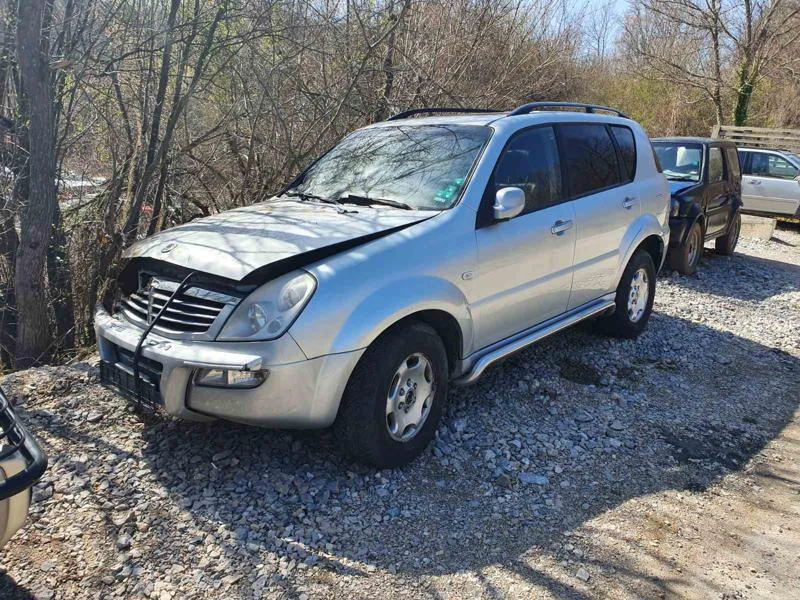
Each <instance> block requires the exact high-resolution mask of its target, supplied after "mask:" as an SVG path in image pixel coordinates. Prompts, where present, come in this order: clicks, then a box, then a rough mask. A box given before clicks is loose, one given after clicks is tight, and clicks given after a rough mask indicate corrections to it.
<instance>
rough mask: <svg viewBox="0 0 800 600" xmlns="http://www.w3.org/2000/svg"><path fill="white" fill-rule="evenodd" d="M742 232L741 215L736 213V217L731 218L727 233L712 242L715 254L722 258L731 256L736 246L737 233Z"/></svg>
mask: <svg viewBox="0 0 800 600" xmlns="http://www.w3.org/2000/svg"><path fill="white" fill-rule="evenodd" d="M741 230H742V215H741V214H740V213H739V212H738V211H737V213H736V216H735V217H733V221H731V224H730V227H728V233H726V234H725V235H723V236H721V237H718V238H717V239H716V240H714V250H715V251H716V253H717V254H722V255H723V256H731V255H732V254H733V251H734V250H736V244H737V242H738V241H739V233H740V232H741Z"/></svg>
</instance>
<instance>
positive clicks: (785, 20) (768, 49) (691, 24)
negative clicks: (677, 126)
mask: <svg viewBox="0 0 800 600" xmlns="http://www.w3.org/2000/svg"><path fill="white" fill-rule="evenodd" d="M798 15H800V4H798V3H797V2H796V1H791V0H634V1H633V2H632V4H631V9H630V12H629V13H628V15H627V19H626V25H625V37H624V40H625V44H626V47H627V51H628V56H629V58H630V59H631V62H632V64H634V65H636V66H637V67H638V72H639V73H640V74H641V75H644V76H650V77H657V78H661V79H663V80H666V81H670V82H672V83H674V84H676V85H680V86H685V87H690V88H695V89H699V90H702V91H703V92H704V93H705V94H706V96H707V97H708V98H709V100H710V101H711V102H712V103H713V105H714V108H715V112H716V119H717V124H722V122H723V121H724V115H725V104H726V101H725V98H726V96H727V95H728V94H729V93H730V94H731V95H732V96H733V104H734V108H733V111H732V114H733V121H734V123H735V124H737V125H742V124H744V123H745V122H746V121H747V116H748V109H749V106H750V100H751V97H752V95H753V91H754V90H755V88H756V86H757V85H758V82H759V81H760V80H761V79H763V78H764V77H765V76H767V75H769V73H770V72H774V68H775V67H776V66H778V65H780V64H783V63H784V61H783V60H782V55H783V54H784V52H785V50H786V49H787V48H788V47H790V46H791V45H792V44H793V43H795V42H796V41H797V39H798V36H800V19H798ZM734 74H735V77H734V76H733V75H734Z"/></svg>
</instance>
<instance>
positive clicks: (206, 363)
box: [95, 307, 364, 428]
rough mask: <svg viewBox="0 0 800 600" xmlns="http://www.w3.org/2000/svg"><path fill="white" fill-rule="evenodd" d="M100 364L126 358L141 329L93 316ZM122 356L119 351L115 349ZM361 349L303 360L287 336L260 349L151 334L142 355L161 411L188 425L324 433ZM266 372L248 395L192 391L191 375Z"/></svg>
mask: <svg viewBox="0 0 800 600" xmlns="http://www.w3.org/2000/svg"><path fill="white" fill-rule="evenodd" d="M95 332H96V334H97V346H98V349H99V352H100V358H101V359H102V360H104V361H107V362H109V363H116V362H118V361H119V360H120V353H121V352H122V351H127V352H128V353H132V352H133V351H134V349H135V348H136V344H137V343H138V341H139V337H140V336H141V334H142V330H141V329H140V328H138V327H136V326H135V325H132V324H130V323H128V322H127V321H125V320H122V319H117V318H115V317H112V316H111V315H109V313H108V312H107V311H106V310H105V309H104V308H102V307H98V308H97V309H96V311H95ZM120 349H121V350H120ZM363 352H364V350H363V349H362V350H355V351H352V352H345V353H341V354H329V355H326V356H320V357H317V358H314V359H310V360H309V359H307V358H306V356H305V354H303V351H302V350H301V349H300V347H299V346H298V345H297V343H296V342H295V341H294V339H292V337H291V336H290V335H289V334H285V335H283V336H281V337H280V338H278V339H277V340H272V341H265V342H206V341H188V340H173V339H167V338H164V337H161V336H159V335H158V334H156V333H152V332H151V333H150V335H148V336H147V340H146V341H145V343H144V345H143V346H142V356H143V357H144V359H146V360H148V361H153V362H152V363H150V364H158V365H160V367H161V368H160V375H159V376H158V379H159V381H158V388H159V393H160V396H161V400H162V401H163V405H164V409H165V410H166V412H168V413H169V414H171V415H175V416H177V417H180V418H183V419H188V420H207V419H209V418H221V419H227V420H230V421H237V422H240V423H247V424H251V425H258V426H262V427H297V428H317V427H327V426H329V425H330V424H331V423H333V421H334V419H335V418H336V413H337V411H338V410H339V402H340V400H341V397H342V394H343V393H344V388H345V385H347V380H348V378H349V377H350V373H351V372H352V371H353V368H355V365H356V363H357V362H358V360H359V359H360V358H361V355H362V354H363ZM214 368H217V369H230V370H253V369H265V370H267V371H268V375H267V378H266V381H265V382H264V383H262V384H261V385H260V386H258V387H256V388H252V389H243V388H227V387H226V388H220V387H205V386H198V385H196V384H195V383H194V378H193V375H194V372H195V370H197V369H214Z"/></svg>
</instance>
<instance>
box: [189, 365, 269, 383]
mask: <svg viewBox="0 0 800 600" xmlns="http://www.w3.org/2000/svg"><path fill="white" fill-rule="evenodd" d="M268 375H269V371H267V370H261V371H239V370H232V369H199V370H198V371H195V374H194V383H195V385H202V386H206V387H220V388H254V387H258V386H260V385H261V384H262V383H264V381H266V379H267V376H268Z"/></svg>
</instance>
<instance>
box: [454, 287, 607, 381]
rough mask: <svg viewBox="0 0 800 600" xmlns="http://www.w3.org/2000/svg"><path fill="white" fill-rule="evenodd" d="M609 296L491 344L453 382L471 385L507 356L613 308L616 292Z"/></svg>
mask: <svg viewBox="0 0 800 600" xmlns="http://www.w3.org/2000/svg"><path fill="white" fill-rule="evenodd" d="M609 296H610V298H609ZM609 296H604V297H603V298H601V299H599V300H596V301H594V302H592V303H591V304H589V305H588V306H584V307H581V308H578V309H576V310H574V311H572V312H568V313H566V314H564V315H561V316H559V317H556V319H551V320H550V321H545V322H544V323H542V324H541V325H537V326H536V327H533V328H531V329H529V330H527V331H526V332H523V333H522V334H518V335H517V336H514V337H511V338H508V339H505V340H502V341H500V342H497V343H496V344H493V345H491V346H489V347H488V348H486V350H485V351H484V353H483V354H481V355H480V356H479V357H478V358H477V360H476V361H475V362H474V364H473V365H472V369H471V370H470V371H468V372H467V373H465V374H464V375H462V376H461V377H459V378H457V379H454V380H453V383H455V384H456V385H469V384H471V383H475V382H476V381H477V380H478V378H479V377H480V376H481V375H483V372H484V371H485V370H486V369H487V368H488V367H490V366H491V365H492V364H494V363H496V362H497V361H499V360H501V359H503V358H506V357H507V356H510V355H511V354H514V353H515V352H518V351H520V350H522V349H523V348H527V347H528V346H530V345H531V344H533V343H535V342H538V341H539V340H541V339H544V338H546V337H547V336H549V335H552V334H554V333H557V332H559V331H561V330H562V329H566V328H567V327H570V326H571V325H574V324H575V323H578V322H579V321H583V320H584V319H588V318H589V317H593V316H595V315H597V314H599V313H602V312H605V311H607V310H608V309H610V308H613V307H614V305H615V302H614V300H613V297H614V294H609Z"/></svg>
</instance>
